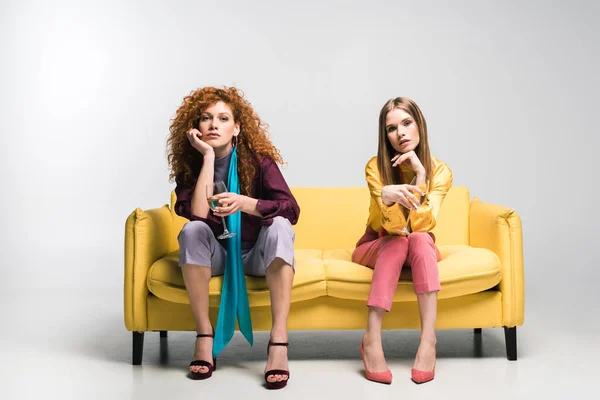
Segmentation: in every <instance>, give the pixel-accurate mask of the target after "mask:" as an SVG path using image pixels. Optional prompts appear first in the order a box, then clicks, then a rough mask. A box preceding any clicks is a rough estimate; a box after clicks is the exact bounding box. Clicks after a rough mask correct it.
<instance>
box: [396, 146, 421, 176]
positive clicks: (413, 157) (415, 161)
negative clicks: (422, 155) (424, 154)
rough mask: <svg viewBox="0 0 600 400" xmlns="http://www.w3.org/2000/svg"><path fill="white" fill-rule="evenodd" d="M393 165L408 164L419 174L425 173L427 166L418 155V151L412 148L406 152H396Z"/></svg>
mask: <svg viewBox="0 0 600 400" xmlns="http://www.w3.org/2000/svg"><path fill="white" fill-rule="evenodd" d="M392 162H393V164H392V167H397V166H400V165H402V164H404V165H407V166H408V167H409V168H410V169H412V170H413V171H415V174H417V175H425V167H423V164H422V163H421V160H419V157H417V153H415V151H414V150H411V151H409V152H407V153H404V154H400V153H399V154H396V155H395V156H394V158H392Z"/></svg>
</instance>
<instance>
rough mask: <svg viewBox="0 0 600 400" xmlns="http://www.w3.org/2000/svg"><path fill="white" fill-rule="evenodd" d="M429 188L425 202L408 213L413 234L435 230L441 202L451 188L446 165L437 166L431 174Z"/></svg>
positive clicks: (449, 172) (448, 170)
mask: <svg viewBox="0 0 600 400" xmlns="http://www.w3.org/2000/svg"><path fill="white" fill-rule="evenodd" d="M430 186H431V190H430V191H429V192H428V193H425V200H424V201H423V202H422V203H421V206H420V207H418V208H417V209H416V210H413V211H411V212H410V221H411V222H410V226H411V230H412V231H413V232H429V231H430V230H432V229H433V228H435V225H436V218H437V215H438V213H439V211H440V207H441V206H442V201H443V200H444V197H446V194H447V193H448V191H449V190H450V187H451V186H452V171H451V170H450V168H448V166H447V165H446V164H439V165H438V167H437V168H436V170H435V171H434V172H433V182H431V185H430ZM421 189H422V190H423V188H421Z"/></svg>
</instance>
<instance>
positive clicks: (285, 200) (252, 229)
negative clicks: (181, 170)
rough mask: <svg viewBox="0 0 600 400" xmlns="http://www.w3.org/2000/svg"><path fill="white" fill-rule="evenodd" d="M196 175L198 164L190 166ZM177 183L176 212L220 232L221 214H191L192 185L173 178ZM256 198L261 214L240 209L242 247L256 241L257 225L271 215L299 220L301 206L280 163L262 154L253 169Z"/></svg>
mask: <svg viewBox="0 0 600 400" xmlns="http://www.w3.org/2000/svg"><path fill="white" fill-rule="evenodd" d="M192 171H193V172H194V174H195V175H196V176H197V175H198V174H199V173H200V170H199V168H198V169H197V170H196V169H192ZM176 182H177V186H176V187H175V194H176V195H177V201H176V202H175V213H177V215H179V216H182V217H184V218H187V219H189V220H190V221H202V222H205V223H206V224H207V225H208V226H209V227H210V229H211V230H212V232H213V233H214V235H215V237H216V236H218V235H220V234H221V233H223V223H222V222H221V217H217V216H215V215H214V214H213V212H212V210H209V212H208V215H207V217H206V218H201V217H199V216H197V215H192V196H193V194H194V187H195V184H194V185H193V186H184V185H182V184H180V180H179V179H176ZM251 197H253V198H255V199H257V200H258V203H257V205H256V208H257V210H258V212H260V213H261V215H262V217H257V216H255V215H250V214H246V213H242V248H250V247H252V246H253V245H254V243H255V242H256V239H257V238H258V234H259V233H260V229H261V227H262V226H264V225H271V224H272V223H273V218H275V217H277V216H280V217H284V218H287V219H288V220H289V221H290V222H291V223H292V225H295V224H296V222H298V217H299V215H300V207H299V206H298V203H297V202H296V199H295V198H294V196H293V195H292V192H291V191H290V188H289V187H288V185H287V183H286V181H285V179H284V178H283V175H282V174H281V171H280V170H279V167H278V166H277V164H276V163H275V162H273V160H272V159H271V158H270V157H264V158H263V160H262V162H261V165H260V168H258V170H257V171H256V176H255V177H254V181H253V182H252V196H251Z"/></svg>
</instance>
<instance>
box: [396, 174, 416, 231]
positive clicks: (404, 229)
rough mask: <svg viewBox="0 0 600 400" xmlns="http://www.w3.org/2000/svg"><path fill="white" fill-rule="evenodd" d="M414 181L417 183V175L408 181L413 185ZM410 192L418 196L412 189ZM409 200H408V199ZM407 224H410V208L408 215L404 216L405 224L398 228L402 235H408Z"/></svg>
mask: <svg viewBox="0 0 600 400" xmlns="http://www.w3.org/2000/svg"><path fill="white" fill-rule="evenodd" d="M416 183H417V177H416V176H415V177H414V178H413V179H412V181H410V184H411V185H413V186H414V185H415V184H416ZM410 192H411V193H412V194H414V195H415V196H417V197H418V193H414V192H413V191H410ZM409 202H410V200H409ZM415 205H416V204H415ZM409 226H410V210H408V215H407V216H406V225H405V226H404V227H403V228H402V229H400V234H401V235H402V236H408V235H410V231H409V230H408V227H409Z"/></svg>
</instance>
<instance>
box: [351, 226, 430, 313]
mask: <svg viewBox="0 0 600 400" xmlns="http://www.w3.org/2000/svg"><path fill="white" fill-rule="evenodd" d="M361 242H362V243H361ZM440 259H441V257H440V253H439V251H438V249H437V247H436V246H435V243H434V241H433V238H432V236H431V235H429V234H428V233H426V232H413V233H411V234H410V235H409V236H408V237H404V236H381V237H377V236H375V237H374V238H373V240H369V241H364V240H363V239H361V241H359V244H358V246H357V247H356V249H355V250H354V252H353V253H352V261H353V262H355V263H357V264H361V265H364V266H366V267H369V268H372V269H373V270H374V271H373V279H372V281H371V291H370V292H369V298H368V300H367V306H369V307H372V306H375V307H381V308H383V309H384V310H386V311H390V310H391V308H392V301H393V299H394V293H395V292H396V288H397V287H398V280H399V278H400V272H401V271H402V267H403V266H406V267H408V268H410V269H411V271H412V279H413V288H414V290H415V293H417V294H421V293H428V292H433V291H438V290H440V278H439V274H438V261H439V260H440Z"/></svg>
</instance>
